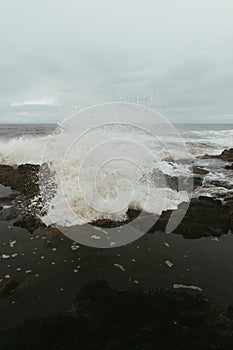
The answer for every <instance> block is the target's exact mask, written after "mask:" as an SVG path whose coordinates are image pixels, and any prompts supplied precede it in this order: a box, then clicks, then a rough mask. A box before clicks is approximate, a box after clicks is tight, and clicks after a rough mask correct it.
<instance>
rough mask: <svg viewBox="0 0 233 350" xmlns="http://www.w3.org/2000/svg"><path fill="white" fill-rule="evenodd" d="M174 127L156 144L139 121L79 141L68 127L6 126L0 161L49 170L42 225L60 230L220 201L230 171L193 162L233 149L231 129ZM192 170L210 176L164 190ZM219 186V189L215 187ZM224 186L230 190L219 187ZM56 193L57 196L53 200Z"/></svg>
mask: <svg viewBox="0 0 233 350" xmlns="http://www.w3.org/2000/svg"><path fill="white" fill-rule="evenodd" d="M174 127H175V132H177V135H176V134H175V133H174V132H173V130H172V132H171V131H170V130H168V129H165V130H162V132H163V133H165V136H164V135H163V139H162V143H161V142H160V140H158V138H157V135H159V131H158V130H156V128H157V125H155V126H154V125H153V124H152V125H148V124H143V123H141V124H140V128H138V127H135V126H132V125H130V126H128V125H127V126H125V125H123V126H122V125H117V126H116V125H115V124H114V125H110V126H106V125H105V126H104V127H102V128H97V129H96V128H93V130H88V133H87V134H85V135H84V136H85V137H83V135H82V137H79V138H77V137H76V134H77V132H76V130H73V128H70V129H65V130H64V129H63V128H61V127H59V126H58V125H55V124H22V125H16V124H8V125H7V124H3V125H1V127H0V163H3V164H9V165H14V164H23V163H32V164H42V163H43V164H44V163H46V164H50V165H49V167H50V175H51V173H53V178H52V179H51V176H50V177H49V178H47V179H46V178H45V174H43V173H41V177H40V179H42V180H41V190H42V191H41V192H42V193H43V194H44V195H43V200H44V205H45V206H46V208H47V209H48V215H47V216H43V218H42V220H43V221H44V222H45V224H57V225H60V226H63V227H67V226H68V227H69V226H73V225H82V224H85V223H89V222H92V221H95V220H99V219H108V220H113V221H122V220H124V218H125V215H126V212H127V210H128V209H137V210H144V211H147V212H150V213H153V214H158V215H160V214H161V212H162V211H163V210H168V209H176V208H177V206H178V205H179V203H181V202H183V201H188V197H190V196H199V195H200V194H202V195H207V196H215V197H217V198H219V197H222V196H224V195H226V193H228V194H229V193H231V191H230V189H229V187H230V185H231V183H232V176H231V172H229V171H226V170H224V167H223V165H222V162H221V160H216V159H215V160H206V159H200V158H198V157H201V156H203V155H205V154H220V153H221V152H222V151H223V150H224V149H229V148H231V147H233V125H232V124H176V125H174ZM166 133H167V134H166ZM76 138H77V139H78V141H77V140H76ZM70 140H73V141H72V144H71V145H69V143H70ZM164 140H165V141H164ZM182 142H183V143H182ZM132 144H133V147H132ZM174 158H176V159H174ZM187 158H188V161H187ZM61 164H62V167H61ZM193 165H199V166H202V167H203V168H204V169H206V170H208V171H209V173H208V174H207V175H206V176H205V179H204V182H203V185H202V186H201V187H199V188H197V189H193V188H192V187H191V186H190V188H188V189H186V188H183V187H182V184H181V187H180V188H179V189H178V190H177V189H173V188H170V187H169V186H167V185H166V176H170V177H178V178H179V177H181V176H182V177H192V176H193V174H192V166H193ZM45 173H46V176H47V172H45ZM54 174H55V175H54ZM218 180H221V183H220V184H219V185H216V181H218ZM224 183H225V184H228V186H222V184H224ZM55 187H56V195H55V196H54V195H53V196H51V193H50V192H51V191H53V192H54V188H55ZM148 187H149V189H148ZM51 188H52V189H51ZM229 191H230V192H229ZM51 197H53V198H51ZM67 203H68V205H67ZM161 203H162V204H161ZM35 205H36V201H35Z"/></svg>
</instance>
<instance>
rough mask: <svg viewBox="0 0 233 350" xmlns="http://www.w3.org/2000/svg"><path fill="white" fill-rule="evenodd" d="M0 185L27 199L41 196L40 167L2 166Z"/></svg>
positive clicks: (32, 165) (0, 165) (28, 165)
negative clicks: (17, 192)
mask: <svg viewBox="0 0 233 350" xmlns="http://www.w3.org/2000/svg"><path fill="white" fill-rule="evenodd" d="M0 183H1V184H3V185H4V186H9V187H11V189H13V190H16V191H19V192H20V193H22V194H24V195H25V196H27V197H34V196H35V195H37V194H39V165H35V164H21V165H19V166H10V165H4V164H0Z"/></svg>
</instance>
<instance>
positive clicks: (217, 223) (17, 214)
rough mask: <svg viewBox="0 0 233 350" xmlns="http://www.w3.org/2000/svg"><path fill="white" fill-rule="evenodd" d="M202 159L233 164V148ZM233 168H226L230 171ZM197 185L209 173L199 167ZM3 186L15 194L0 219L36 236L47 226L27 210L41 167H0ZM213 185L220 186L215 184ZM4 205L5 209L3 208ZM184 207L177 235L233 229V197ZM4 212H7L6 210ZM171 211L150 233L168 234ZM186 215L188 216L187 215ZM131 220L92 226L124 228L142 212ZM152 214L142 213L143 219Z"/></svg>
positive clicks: (133, 212)
mask: <svg viewBox="0 0 233 350" xmlns="http://www.w3.org/2000/svg"><path fill="white" fill-rule="evenodd" d="M201 158H202V159H222V160H223V161H227V162H230V161H231V160H232V159H233V149H230V150H224V151H223V152H222V154H220V155H205V156H204V157H201ZM231 166H232V165H227V166H225V167H226V168H227V169H229V171H231ZM194 173H195V175H194V177H193V178H194V186H197V187H198V186H199V187H201V186H202V182H203V179H204V176H205V175H206V174H208V171H207V170H205V169H204V168H202V167H200V166H194ZM167 181H168V183H169V184H170V185H173V186H176V185H175V183H176V181H175V179H173V177H169V176H167ZM0 183H1V184H2V185H4V186H9V187H10V188H11V189H12V190H13V192H12V193H11V195H10V196H8V197H6V198H4V197H3V198H0V202H1V204H0V208H1V209H2V210H1V211H0V219H3V220H11V221H13V225H15V226H19V227H22V228H27V229H28V231H29V232H30V233H33V232H34V231H35V230H36V229H37V228H39V227H44V226H45V225H44V224H43V223H42V222H41V220H40V219H39V218H38V216H37V215H36V213H35V212H33V210H30V211H29V210H28V209H27V208H28V207H29V204H30V202H31V199H32V198H33V197H35V196H38V195H39V192H40V190H39V165H34V164H22V165H19V166H18V167H17V166H9V165H0ZM212 185H216V186H218V185H219V183H218V182H217V181H215V183H214V182H213V183H212ZM221 186H222V185H221ZM4 205H5V208H4ZM185 207H186V206H185V204H183V203H181V204H180V205H179V207H178V209H177V210H176V211H175V212H176V213H177V214H179V215H180V216H182V217H183V216H184V218H183V220H182V222H181V223H180V224H179V226H178V227H177V228H176V229H175V230H174V233H177V234H181V235H183V236H184V237H185V238H200V237H206V236H216V237H219V236H221V235H223V234H226V233H227V232H228V231H229V230H232V229H233V217H232V214H233V197H232V198H231V197H230V198H229V197H226V198H224V197H223V198H222V200H218V199H215V198H211V197H208V196H201V195H200V196H199V197H198V198H191V201H190V205H189V208H188V210H187V212H186V213H185V211H186V210H185ZM3 209H4V210H3ZM171 213H172V211H170V210H168V211H166V212H163V213H162V215H161V216H160V217H159V218H157V217H155V220H154V221H155V222H156V223H155V224H154V225H153V226H152V227H151V229H150V230H149V232H150V233H153V232H155V231H158V230H159V231H165V229H166V225H167V223H168V221H169V218H170V216H171ZM184 213H185V215H184ZM127 214H128V220H126V222H119V223H117V222H110V221H107V220H99V221H97V222H94V223H93V225H95V226H101V227H115V226H121V225H124V224H125V223H128V222H129V221H132V220H134V219H135V218H136V217H138V216H139V215H140V214H141V212H140V211H137V210H128V213H127ZM147 216H148V217H150V219H151V215H150V214H147V213H143V220H146V217H147Z"/></svg>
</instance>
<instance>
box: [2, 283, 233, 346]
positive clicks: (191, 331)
mask: <svg viewBox="0 0 233 350" xmlns="http://www.w3.org/2000/svg"><path fill="white" fill-rule="evenodd" d="M232 326H233V312H232V307H229V308H228V310H227V312H225V313H223V312H220V311H218V310H216V309H215V308H214V307H213V306H212V305H211V304H210V303H209V301H208V300H207V299H206V298H205V297H204V296H203V295H202V294H200V293H195V292H184V291H183V290H181V291H169V290H161V289H157V290H137V291H132V290H117V289H113V288H110V287H109V285H108V283H107V282H106V281H95V282H89V283H88V284H86V285H85V286H84V287H83V288H82V289H81V291H80V292H79V294H78V296H77V298H76V300H75V301H74V303H73V304H72V305H71V307H70V309H69V310H68V311H67V312H66V313H64V314H60V315H57V316H53V317H47V318H42V319H39V320H29V321H27V322H25V323H24V324H23V325H20V326H17V327H14V328H12V329H8V330H7V331H4V332H2V333H0V342H1V349H2V350H7V349H14V348H17V349H25V350H26V349H32V348H33V349H35V350H36V349H38V350H39V349H41V348H43V349H45V350H46V349H49V350H52V349H54V350H55V349H56V350H58V349H69V350H71V349H80V350H87V349H93V350H103V349H106V350H117V349H120V348H121V349H125V350H127V349H128V350H131V349H143V350H152V349H161V350H163V349H164V350H175V349H179V350H180V349H197V348H198V349H203V350H204V349H205V350H206V349H210V348H211V349H221V350H228V349H229V350H230V349H231V348H232V342H233V327H232Z"/></svg>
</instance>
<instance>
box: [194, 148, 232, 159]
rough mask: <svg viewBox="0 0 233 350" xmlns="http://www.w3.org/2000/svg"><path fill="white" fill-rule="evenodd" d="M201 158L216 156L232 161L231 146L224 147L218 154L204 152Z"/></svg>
mask: <svg viewBox="0 0 233 350" xmlns="http://www.w3.org/2000/svg"><path fill="white" fill-rule="evenodd" d="M201 158H202V159H213V158H218V159H222V160H226V161H229V162H230V161H232V162H233V148H230V149H229V150H228V149H225V150H224V151H223V152H222V153H221V154H219V155H209V154H205V155H204V156H203V157H201Z"/></svg>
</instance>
